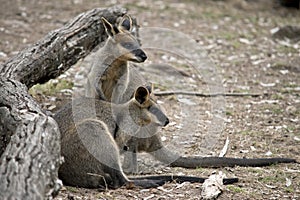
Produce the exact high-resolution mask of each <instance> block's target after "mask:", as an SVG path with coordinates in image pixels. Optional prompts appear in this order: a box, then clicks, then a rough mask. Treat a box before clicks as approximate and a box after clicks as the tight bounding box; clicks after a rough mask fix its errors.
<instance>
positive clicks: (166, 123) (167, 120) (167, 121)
mask: <svg viewBox="0 0 300 200" xmlns="http://www.w3.org/2000/svg"><path fill="white" fill-rule="evenodd" d="M169 122H170V121H169V118H167V119H166V121H165V124H164V126H167V125H168V124H169Z"/></svg>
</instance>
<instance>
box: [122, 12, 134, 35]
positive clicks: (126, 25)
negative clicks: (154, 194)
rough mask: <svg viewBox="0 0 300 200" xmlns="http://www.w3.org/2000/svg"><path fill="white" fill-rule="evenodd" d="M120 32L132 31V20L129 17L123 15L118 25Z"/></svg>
mask: <svg viewBox="0 0 300 200" xmlns="http://www.w3.org/2000/svg"><path fill="white" fill-rule="evenodd" d="M119 29H120V30H126V31H129V32H131V31H132V19H131V17H130V16H129V15H124V16H123V18H122V19H121V21H120V23H119Z"/></svg>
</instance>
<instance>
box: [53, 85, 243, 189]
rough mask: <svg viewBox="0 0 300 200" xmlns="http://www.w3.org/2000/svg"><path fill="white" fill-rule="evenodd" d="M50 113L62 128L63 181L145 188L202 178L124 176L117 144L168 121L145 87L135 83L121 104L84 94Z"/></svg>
mask: <svg viewBox="0 0 300 200" xmlns="http://www.w3.org/2000/svg"><path fill="white" fill-rule="evenodd" d="M54 119H55V120H56V121H57V123H58V125H59V128H60V131H61V151H62V156H63V157H64V163H63V164H62V165H61V167H60V169H59V177H60V178H61V179H62V181H63V182H64V183H65V184H67V185H72V186H79V187H87V188H101V187H103V188H104V187H105V188H118V187H121V186H122V185H124V184H127V185H129V186H131V185H132V184H134V185H136V186H141V187H144V188H147V187H156V186H159V185H162V184H164V183H165V182H166V181H172V180H176V181H178V182H183V181H190V182H203V181H204V178H198V177H189V176H171V175H170V176H168V175H164V176H145V177H133V178H132V179H129V178H127V177H126V175H125V174H124V173H123V170H122V168H121V164H120V157H119V153H120V152H121V151H123V149H120V148H119V147H122V148H124V144H126V143H127V141H128V139H130V138H131V137H132V136H131V135H132V134H142V135H145V134H149V135H153V134H155V132H156V131H157V129H158V128H159V127H161V126H165V125H167V124H168V123H169V119H168V118H167V117H166V115H165V114H164V113H163V112H162V111H161V110H160V109H159V108H158V107H157V105H156V103H155V102H154V101H152V100H151V98H150V94H149V91H148V89H147V88H145V87H139V88H137V90H136V91H135V93H134V97H133V98H132V99H131V100H130V101H128V102H127V103H124V104H112V103H110V102H106V101H101V100H98V99H93V98H87V97H84V98H79V99H75V100H73V101H72V102H71V103H68V104H67V105H66V106H64V107H63V108H62V109H61V110H59V111H58V112H57V113H56V114H55V116H54ZM125 147H126V146H125ZM125 150H127V149H125ZM233 182H237V179H236V178H232V179H225V180H224V183H225V184H229V183H233Z"/></svg>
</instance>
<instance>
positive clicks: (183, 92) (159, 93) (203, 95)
mask: <svg viewBox="0 0 300 200" xmlns="http://www.w3.org/2000/svg"><path fill="white" fill-rule="evenodd" d="M154 94H155V95H156V96H169V95H188V96H197V97H217V96H227V97H230V96H231V97H246V96H250V97H259V96H263V95H264V94H261V93H212V94H209V93H200V92H186V91H163V92H154Z"/></svg>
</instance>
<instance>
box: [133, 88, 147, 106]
mask: <svg viewBox="0 0 300 200" xmlns="http://www.w3.org/2000/svg"><path fill="white" fill-rule="evenodd" d="M149 95H150V94H149V91H148V90H147V88H145V87H143V86H141V87H139V88H138V89H136V91H135V93H134V98H135V100H137V102H139V103H140V104H143V103H144V102H146V101H148V100H149Z"/></svg>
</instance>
